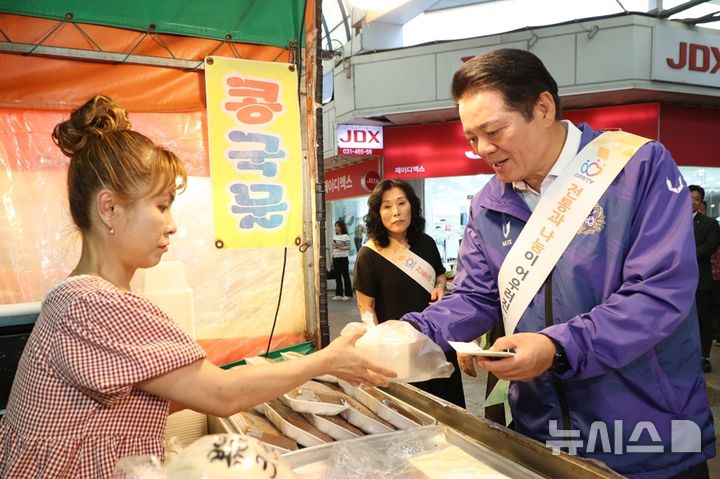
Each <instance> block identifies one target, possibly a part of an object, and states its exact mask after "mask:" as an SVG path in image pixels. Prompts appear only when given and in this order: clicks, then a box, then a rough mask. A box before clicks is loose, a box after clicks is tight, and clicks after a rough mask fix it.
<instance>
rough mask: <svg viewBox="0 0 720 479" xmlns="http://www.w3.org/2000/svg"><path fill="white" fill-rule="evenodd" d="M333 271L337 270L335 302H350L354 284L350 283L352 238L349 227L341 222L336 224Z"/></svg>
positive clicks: (338, 221)
mask: <svg viewBox="0 0 720 479" xmlns="http://www.w3.org/2000/svg"><path fill="white" fill-rule="evenodd" d="M332 255H333V269H334V270H335V296H333V298H332V299H334V300H335V301H350V300H351V299H352V284H351V283H350V258H349V256H350V236H349V235H348V230H347V226H346V225H345V223H344V222H343V221H341V220H337V221H336V222H335V234H334V235H333V249H332Z"/></svg>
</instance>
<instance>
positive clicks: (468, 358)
mask: <svg viewBox="0 0 720 479" xmlns="http://www.w3.org/2000/svg"><path fill="white" fill-rule="evenodd" d="M457 359H458V366H460V369H462V370H463V371H464V372H465V374H467V375H468V376H472V377H474V378H475V377H477V372H476V371H475V362H474V356H473V355H472V354H462V353H458V355H457Z"/></svg>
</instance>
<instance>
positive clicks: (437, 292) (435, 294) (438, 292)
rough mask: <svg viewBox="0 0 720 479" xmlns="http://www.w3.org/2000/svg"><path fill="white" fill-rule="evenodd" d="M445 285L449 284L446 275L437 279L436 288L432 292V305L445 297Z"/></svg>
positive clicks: (438, 276)
mask: <svg viewBox="0 0 720 479" xmlns="http://www.w3.org/2000/svg"><path fill="white" fill-rule="evenodd" d="M445 283H447V278H446V277H445V273H442V274H439V275H437V276H436V277H435V286H434V287H433V290H432V291H430V302H431V303H434V302H435V301H440V300H441V299H442V298H443V296H445Z"/></svg>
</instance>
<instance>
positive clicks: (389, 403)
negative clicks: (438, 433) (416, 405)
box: [342, 383, 423, 429]
mask: <svg viewBox="0 0 720 479" xmlns="http://www.w3.org/2000/svg"><path fill="white" fill-rule="evenodd" d="M342 385H343V388H344V389H345V392H346V393H347V394H348V395H351V396H352V397H353V398H355V399H357V400H358V401H359V402H360V403H361V404H363V405H364V406H365V407H367V408H368V409H370V410H371V411H372V412H373V413H375V414H377V415H378V417H380V418H382V419H384V420H386V421H387V422H389V423H390V424H392V425H393V426H395V427H396V428H398V429H413V428H416V427H420V426H422V425H423V423H422V421H421V420H420V418H418V417H417V416H416V415H415V414H413V413H411V412H410V411H408V410H407V409H406V408H404V407H402V406H401V405H400V404H399V403H398V402H396V401H394V400H393V399H391V398H389V397H388V396H386V395H385V394H383V393H381V392H380V391H378V390H377V389H375V388H367V387H363V386H359V387H353V386H350V385H349V384H347V383H343V384H342Z"/></svg>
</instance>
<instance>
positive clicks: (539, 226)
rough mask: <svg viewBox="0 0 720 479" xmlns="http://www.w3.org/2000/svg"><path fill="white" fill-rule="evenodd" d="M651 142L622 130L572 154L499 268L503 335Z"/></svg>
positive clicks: (515, 321) (605, 135)
mask: <svg viewBox="0 0 720 479" xmlns="http://www.w3.org/2000/svg"><path fill="white" fill-rule="evenodd" d="M648 141H651V140H649V139H647V138H643V137H641V136H637V135H633V134H632V133H627V132H624V131H608V132H605V133H603V134H601V135H600V136H598V137H597V138H595V139H594V140H593V141H591V142H590V143H588V144H587V145H586V146H585V148H583V149H582V150H581V151H580V152H579V153H578V154H577V155H576V156H575V158H573V160H572V161H571V162H570V163H569V164H568V165H567V166H566V167H565V168H564V169H563V170H562V172H561V173H560V175H559V176H558V177H557V179H556V180H555V181H554V182H553V183H552V184H551V185H550V187H549V188H548V190H547V193H544V194H543V196H542V198H541V199H540V202H539V203H538V205H537V206H536V207H535V211H534V212H533V214H532V215H531V216H530V219H529V220H528V222H527V224H526V225H525V227H524V228H523V230H522V232H521V233H520V236H519V237H518V238H517V240H515V244H514V245H513V247H512V249H511V250H510V252H509V253H508V255H507V257H506V258H505V261H503V264H502V266H501V268H500V273H499V278H498V290H499V293H500V302H501V309H502V314H503V323H504V325H505V334H513V332H514V331H515V327H516V326H517V323H518V322H519V321H520V317H521V316H522V315H523V313H524V312H525V309H527V307H528V305H529V304H530V301H532V299H533V297H534V296H535V294H536V293H537V292H538V290H539V289H540V287H541V286H542V284H543V282H544V281H545V279H546V278H547V277H548V275H549V274H550V272H551V271H552V269H553V267H554V266H555V264H556V263H557V262H558V260H559V259H560V257H561V256H562V254H563V253H564V252H565V249H566V248H567V247H568V245H569V244H570V241H572V239H573V238H574V237H575V234H576V233H577V232H578V230H579V229H580V226H581V225H582V224H583V221H585V219H586V218H587V216H588V215H589V214H590V212H591V211H592V209H593V207H594V206H595V205H596V204H597V202H598V200H599V199H600V197H601V196H602V195H603V193H605V191H606V190H607V188H608V187H609V186H610V184H611V183H612V182H613V180H614V179H615V177H616V176H617V175H618V173H620V171H622V169H623V168H624V167H625V165H626V164H627V162H628V161H629V160H630V158H632V156H633V155H634V154H635V153H636V152H637V150H638V149H639V148H640V147H641V146H643V145H644V144H645V143H647V142H648ZM507 226H508V228H509V226H510V224H509V223H508V225H507Z"/></svg>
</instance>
